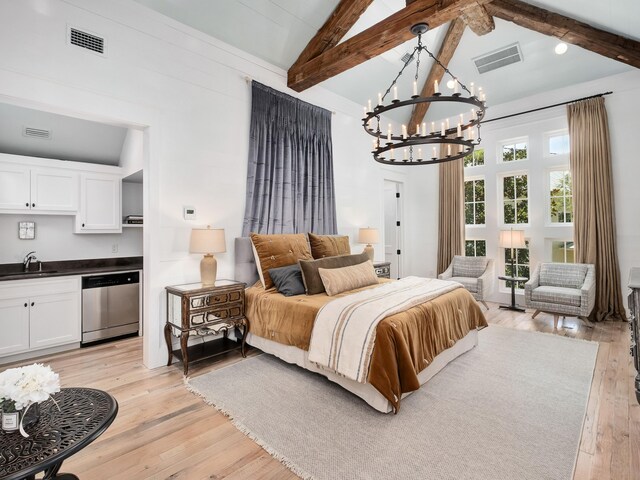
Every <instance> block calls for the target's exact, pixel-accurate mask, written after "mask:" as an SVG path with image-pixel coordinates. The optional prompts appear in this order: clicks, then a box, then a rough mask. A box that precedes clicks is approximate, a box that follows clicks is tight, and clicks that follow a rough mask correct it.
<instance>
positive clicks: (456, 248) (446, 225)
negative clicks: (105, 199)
mask: <svg viewBox="0 0 640 480" xmlns="http://www.w3.org/2000/svg"><path fill="white" fill-rule="evenodd" d="M439 188H440V189H439V192H440V194H439V208H438V211H439V214H438V273H439V274H440V273H442V272H444V271H445V270H446V269H447V267H448V266H449V264H450V263H451V260H452V259H453V256H454V255H462V252H463V251H464V249H463V245H464V165H463V159H459V160H454V161H452V162H444V163H441V164H440V165H439Z"/></svg>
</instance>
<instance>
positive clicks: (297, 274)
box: [269, 263, 305, 297]
mask: <svg viewBox="0 0 640 480" xmlns="http://www.w3.org/2000/svg"><path fill="white" fill-rule="evenodd" d="M269 276H270V277H271V280H272V281H273V284H274V285H275V286H276V290H278V292H280V293H281V294H283V295H284V296H285V297H291V296H292V295H301V294H303V293H304V292H305V290H304V283H303V282H302V272H301V271H300V265H298V264H297V263H294V264H293V265H287V266H286V267H278V268H271V269H270V270H269Z"/></svg>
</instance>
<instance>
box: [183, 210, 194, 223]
mask: <svg viewBox="0 0 640 480" xmlns="http://www.w3.org/2000/svg"><path fill="white" fill-rule="evenodd" d="M182 213H183V215H184V219H185V220H195V219H196V207H182Z"/></svg>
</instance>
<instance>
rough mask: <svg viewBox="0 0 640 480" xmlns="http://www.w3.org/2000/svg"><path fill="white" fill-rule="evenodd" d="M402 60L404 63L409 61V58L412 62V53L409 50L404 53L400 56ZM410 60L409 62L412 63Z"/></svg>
mask: <svg viewBox="0 0 640 480" xmlns="http://www.w3.org/2000/svg"><path fill="white" fill-rule="evenodd" d="M400 60H401V61H402V63H404V64H406V63H407V62H409V60H411V62H413V58H411V54H410V53H409V52H407V53H405V54H404V55H402V57H400ZM411 62H409V63H411Z"/></svg>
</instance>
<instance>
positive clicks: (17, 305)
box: [0, 276, 81, 357]
mask: <svg viewBox="0 0 640 480" xmlns="http://www.w3.org/2000/svg"><path fill="white" fill-rule="evenodd" d="M80 301H81V300H80V277H77V276H73V277H64V278H60V277H55V278H41V279H28V280H15V281H9V282H2V284H0V331H2V332H3V333H2V335H1V336H0V357H2V356H5V355H12V354H18V353H24V352H30V351H35V350H40V349H44V348H49V347H55V346H59V345H65V344H70V343H75V342H80V332H81V327H80V314H81V304H80Z"/></svg>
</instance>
